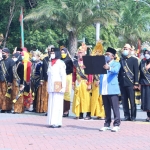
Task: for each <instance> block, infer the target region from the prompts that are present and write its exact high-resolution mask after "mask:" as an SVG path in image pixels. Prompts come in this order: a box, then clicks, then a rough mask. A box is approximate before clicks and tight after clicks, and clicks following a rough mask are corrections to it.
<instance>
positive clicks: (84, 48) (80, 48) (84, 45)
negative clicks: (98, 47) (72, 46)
mask: <svg viewBox="0 0 150 150" xmlns="http://www.w3.org/2000/svg"><path fill="white" fill-rule="evenodd" d="M86 51H87V46H86V44H85V43H82V46H80V47H79V48H78V52H86Z"/></svg>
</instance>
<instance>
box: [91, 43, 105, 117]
mask: <svg viewBox="0 0 150 150" xmlns="http://www.w3.org/2000/svg"><path fill="white" fill-rule="evenodd" d="M102 54H103V46H102V43H101V42H98V43H97V44H96V46H95V47H94V49H93V51H92V54H91V55H92V56H98V55H102ZM97 82H99V75H94V76H93V83H92V97H91V116H96V117H98V118H97V119H101V118H105V112H104V105H103V100H102V95H100V94H99V90H100V89H99V85H97V84H96V83H97Z"/></svg>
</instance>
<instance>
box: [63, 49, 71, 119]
mask: <svg viewBox="0 0 150 150" xmlns="http://www.w3.org/2000/svg"><path fill="white" fill-rule="evenodd" d="M61 51H63V52H64V53H63V54H62V57H61V60H62V61H64V63H65V65H66V74H67V77H66V81H67V82H66V87H67V88H66V91H65V94H64V113H66V112H67V114H64V117H67V116H68V114H69V109H70V99H71V89H72V73H73V62H72V60H71V58H70V57H69V56H68V54H67V51H68V50H67V49H66V48H62V49H61Z"/></svg>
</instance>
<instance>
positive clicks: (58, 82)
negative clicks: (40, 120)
mask: <svg viewBox="0 0 150 150" xmlns="http://www.w3.org/2000/svg"><path fill="white" fill-rule="evenodd" d="M50 55H51V57H50V58H51V60H50V63H49V67H48V71H47V74H48V93H49V99H48V117H47V121H48V125H49V127H51V128H60V127H61V126H62V116H63V98H64V93H65V90H66V65H65V63H64V62H63V61H62V60H60V58H61V53H60V49H59V48H51V52H50Z"/></svg>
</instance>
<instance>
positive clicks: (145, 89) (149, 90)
mask: <svg viewBox="0 0 150 150" xmlns="http://www.w3.org/2000/svg"><path fill="white" fill-rule="evenodd" d="M141 109H142V110H143V111H150V86H149V85H142V86H141Z"/></svg>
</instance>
